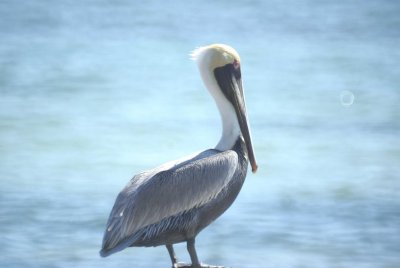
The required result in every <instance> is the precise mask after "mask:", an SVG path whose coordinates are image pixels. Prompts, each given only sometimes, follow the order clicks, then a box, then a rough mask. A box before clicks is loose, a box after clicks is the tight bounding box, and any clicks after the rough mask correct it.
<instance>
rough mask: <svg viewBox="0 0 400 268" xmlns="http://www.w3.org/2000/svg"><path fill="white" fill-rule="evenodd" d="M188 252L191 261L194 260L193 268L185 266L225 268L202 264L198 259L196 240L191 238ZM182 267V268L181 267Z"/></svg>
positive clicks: (188, 242)
mask: <svg viewBox="0 0 400 268" xmlns="http://www.w3.org/2000/svg"><path fill="white" fill-rule="evenodd" d="M187 250H188V252H189V255H190V259H191V260H192V265H191V266H183V267H190V268H224V267H223V266H213V265H208V264H201V263H200V262H199V258H198V257H197V253H196V248H195V239H194V238H191V239H189V240H188V241H187ZM179 267H180V266H179Z"/></svg>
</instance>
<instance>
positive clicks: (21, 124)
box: [0, 0, 400, 268]
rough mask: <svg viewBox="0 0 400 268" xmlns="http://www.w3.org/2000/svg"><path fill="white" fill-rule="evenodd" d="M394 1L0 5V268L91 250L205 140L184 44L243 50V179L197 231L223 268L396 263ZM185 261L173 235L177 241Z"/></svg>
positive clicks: (148, 255) (201, 95)
mask: <svg viewBox="0 0 400 268" xmlns="http://www.w3.org/2000/svg"><path fill="white" fill-rule="evenodd" d="M399 14H400V3H399V2H398V1H389V0H382V1H381V0H380V1H378V0H367V1H365V0H358V1H357V0H356V1H311V0H301V1H295V0H290V1H275V0H270V1H255V0H254V1H250V0H248V1H240V2H239V1H237V2H235V1H228V0H224V1H211V0H208V1H190V2H188V1H179V2H178V1H170V2H165V1H155V0H149V1H128V0H118V1H105V0H100V1H94V0H83V1H72V0H64V1H50V0H47V1H46V0H38V1H12V0H3V1H1V2H0V233H1V246H0V252H1V253H0V266H1V267H72V266H74V267H121V268H122V267H139V268H145V267H146V268H147V267H170V260H169V257H168V253H167V251H166V249H165V248H164V247H157V248H150V249H147V248H130V249H127V250H125V251H123V252H120V253H118V254H115V255H112V256H111V257H109V258H106V259H103V258H100V257H99V255H98V251H99V250H100V247H101V240H102V236H103V231H104V229H105V224H106V221H107V218H108V214H109V212H110V210H111V208H112V205H113V203H114V200H115V198H116V196H117V194H118V192H119V191H120V190H121V189H122V188H123V187H124V186H125V184H126V183H127V182H128V181H129V179H130V178H131V177H132V176H133V175H134V174H136V173H138V172H139V171H142V170H145V169H149V168H152V167H154V166H157V165H159V164H161V163H163V162H165V161H168V160H172V159H176V158H179V157H182V156H185V155H187V154H190V153H192V152H195V151H199V150H203V149H206V148H211V147H213V146H215V145H216V143H217V141H218V140H219V135H220V132H221V126H220V118H219V114H218V111H217V109H216V107H215V104H214V102H213V100H212V98H211V97H210V96H209V94H208V92H207V91H206V90H205V88H204V86H203V84H202V81H201V79H200V76H199V73H198V70H197V67H196V65H195V64H194V63H193V62H192V61H191V60H190V59H189V53H190V52H191V50H193V49H194V48H196V47H198V46H202V45H207V44H210V43H226V44H229V45H231V46H233V47H234V48H236V50H237V51H238V52H239V53H240V55H241V58H242V75H243V80H244V87H245V92H246V100H247V108H248V113H249V117H250V123H251V128H252V135H253V141H254V146H255V152H256V156H257V160H258V164H259V171H258V172H257V174H255V175H253V174H251V173H249V174H248V177H247V180H246V182H245V185H244V187H243V189H242V191H241V194H240V195H239V197H238V199H237V200H236V202H235V203H234V204H233V206H232V207H231V208H230V209H229V210H228V211H227V212H226V213H225V214H224V215H223V216H222V217H221V218H219V219H218V220H217V221H216V222H215V223H213V224H212V225H211V226H209V228H207V229H205V230H204V231H203V232H202V233H201V234H200V235H199V236H198V239H197V244H198V253H199V256H200V259H201V260H202V261H203V262H206V263H211V264H223V265H226V266H228V267H237V268H239V267H240V268H256V267H279V268H286V267H287V268H289V267H290V268H293V267H299V268H300V267H307V268H308V267H311V268H314V267H358V268H367V267H371V268H376V267H400V255H399V252H400V198H399V192H400V177H399V176H400V175H399V174H400V141H399V135H400V118H399V115H400V88H399V86H400V65H399V62H400V49H399V44H400V16H399ZM177 253H178V256H179V257H180V259H181V260H183V261H188V260H189V257H188V255H187V253H186V249H185V245H179V246H178V247H177Z"/></svg>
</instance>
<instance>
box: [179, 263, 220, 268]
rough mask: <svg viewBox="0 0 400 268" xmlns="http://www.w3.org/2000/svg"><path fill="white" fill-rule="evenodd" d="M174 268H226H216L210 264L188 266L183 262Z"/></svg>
mask: <svg viewBox="0 0 400 268" xmlns="http://www.w3.org/2000/svg"><path fill="white" fill-rule="evenodd" d="M173 268H225V267H224V266H214V265H208V264H204V263H202V264H200V266H199V265H192V264H187V263H183V262H178V263H175V264H174V267H173Z"/></svg>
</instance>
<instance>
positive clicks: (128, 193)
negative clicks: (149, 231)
mask: <svg viewBox="0 0 400 268" xmlns="http://www.w3.org/2000/svg"><path fill="white" fill-rule="evenodd" d="M237 164H238V156H237V154H236V152H234V151H230V150H229V151H224V152H219V151H216V150H208V151H205V152H203V153H201V154H199V155H197V156H195V157H193V158H191V159H189V160H185V161H180V162H177V163H173V164H172V165H171V164H169V165H170V166H169V167H168V168H165V166H164V167H163V166H161V167H159V168H156V169H154V170H150V171H148V172H144V173H140V174H138V175H136V176H135V177H133V179H132V180H131V181H130V182H129V183H128V185H127V186H126V187H125V188H124V189H123V190H122V191H121V192H120V194H119V195H118V197H117V199H116V201H115V204H114V207H113V209H112V211H111V213H110V217H109V219H108V223H107V229H106V231H105V233H104V238H103V247H102V251H101V252H100V254H101V255H102V256H107V255H109V254H107V253H108V252H109V251H110V250H112V249H113V248H115V247H117V246H118V247H119V246H121V245H120V244H121V243H123V244H124V246H123V247H121V248H119V249H118V251H119V250H122V249H123V248H125V247H127V246H129V245H130V244H131V243H132V242H134V241H127V238H129V237H130V236H132V234H134V233H135V232H136V231H138V230H139V229H141V228H143V227H145V226H148V225H150V224H154V223H157V222H159V221H161V220H162V219H165V218H167V217H170V216H173V215H176V214H178V213H181V212H184V211H187V210H190V209H192V208H195V207H199V206H201V205H204V204H205V203H207V202H208V201H210V200H211V199H213V198H214V197H215V196H217V195H218V193H220V192H221V190H223V188H224V187H225V186H226V185H227V184H228V182H229V181H230V180H231V178H232V176H233V174H234V172H235V170H236V167H237Z"/></svg>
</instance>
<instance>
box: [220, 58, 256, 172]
mask: <svg viewBox="0 0 400 268" xmlns="http://www.w3.org/2000/svg"><path fill="white" fill-rule="evenodd" d="M214 75H215V78H216V80H217V82H218V84H219V86H220V88H221V89H222V91H223V93H224V95H225V97H226V98H227V99H228V100H229V101H230V102H231V103H232V105H233V107H234V108H235V112H236V116H237V119H238V121H239V127H240V131H241V132H242V135H243V138H244V142H245V144H246V149H247V154H248V157H249V161H250V165H251V171H252V172H253V173H255V172H256V171H257V168H258V166H257V163H256V159H255V156H254V150H253V145H252V142H251V135H250V128H249V123H248V120H247V112H246V104H245V101H244V94H243V86H242V80H241V72H240V68H238V67H235V66H234V65H233V64H227V65H225V66H223V67H219V68H216V69H215V70H214Z"/></svg>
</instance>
